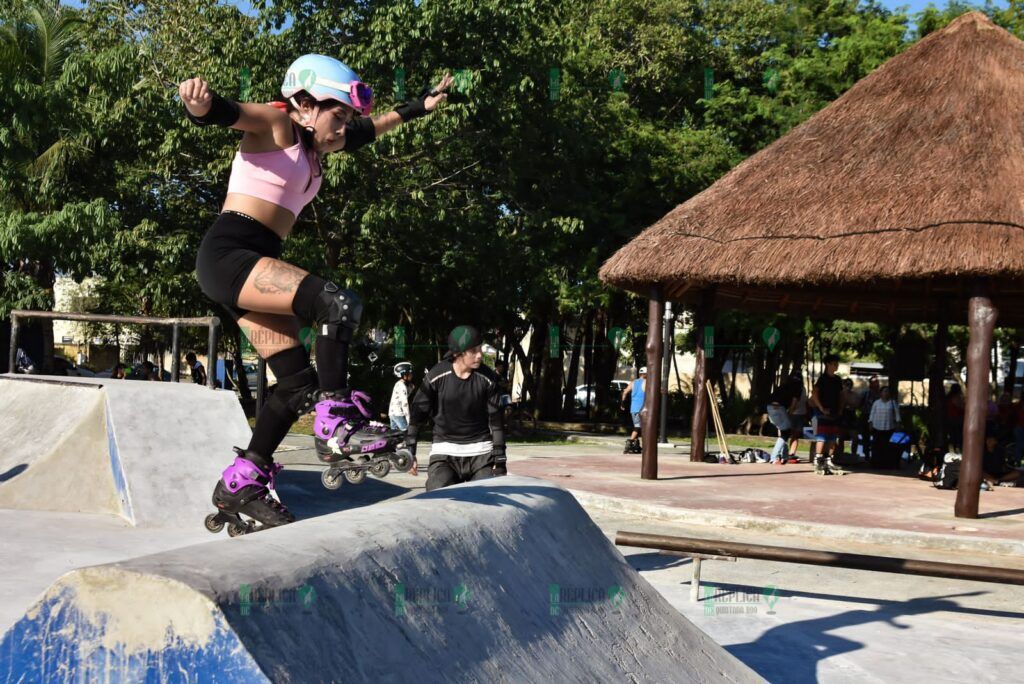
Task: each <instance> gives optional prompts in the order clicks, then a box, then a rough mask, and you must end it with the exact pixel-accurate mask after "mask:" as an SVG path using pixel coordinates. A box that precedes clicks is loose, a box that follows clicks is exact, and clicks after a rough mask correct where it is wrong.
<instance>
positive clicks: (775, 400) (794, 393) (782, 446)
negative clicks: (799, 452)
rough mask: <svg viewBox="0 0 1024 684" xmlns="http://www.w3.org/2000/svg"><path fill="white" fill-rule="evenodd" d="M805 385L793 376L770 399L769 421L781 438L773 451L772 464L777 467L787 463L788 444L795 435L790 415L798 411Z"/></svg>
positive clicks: (797, 377) (798, 377) (777, 440)
mask: <svg viewBox="0 0 1024 684" xmlns="http://www.w3.org/2000/svg"><path fill="white" fill-rule="evenodd" d="M802 391H803V385H802V383H801V380H800V376H799V375H795V376H792V377H790V378H788V379H787V380H786V382H784V383H782V384H781V385H779V386H778V388H776V390H775V391H774V392H772V395H771V396H770V397H769V398H768V406H767V409H768V420H769V421H771V424H772V425H774V426H775V428H776V429H777V430H778V433H779V436H778V439H776V440H775V448H774V449H772V455H771V462H772V463H774V464H776V465H783V464H785V463H786V460H787V454H786V447H787V442H788V441H789V440H790V438H791V437H792V434H793V421H792V419H791V418H790V414H791V413H792V412H793V411H794V410H795V409H796V405H797V402H798V401H799V400H800V394H801V392H802Z"/></svg>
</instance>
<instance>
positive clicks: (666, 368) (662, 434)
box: [658, 301, 675, 444]
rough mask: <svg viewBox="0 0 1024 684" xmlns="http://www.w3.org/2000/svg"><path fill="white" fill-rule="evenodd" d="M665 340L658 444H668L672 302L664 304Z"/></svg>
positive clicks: (673, 324) (673, 321) (672, 327)
mask: <svg viewBox="0 0 1024 684" xmlns="http://www.w3.org/2000/svg"><path fill="white" fill-rule="evenodd" d="M664 326H665V340H664V342H663V343H662V349H661V350H662V359H663V360H662V364H661V366H662V368H661V416H660V418H661V420H660V421H659V425H658V443H659V444H665V443H667V442H668V380H669V378H668V375H669V372H670V371H671V370H672V346H673V342H674V340H673V333H674V332H675V316H674V315H673V314H672V302H669V301H666V302H665V323H664Z"/></svg>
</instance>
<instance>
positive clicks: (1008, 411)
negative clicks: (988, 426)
mask: <svg viewBox="0 0 1024 684" xmlns="http://www.w3.org/2000/svg"><path fill="white" fill-rule="evenodd" d="M1013 413H1014V412H1013V397H1012V396H1010V393H1009V392H1003V393H1001V394H1000V395H999V401H998V402H996V414H997V415H996V436H998V437H999V441H1000V442H1009V441H1010V440H1011V439H1013V424H1014V415H1013Z"/></svg>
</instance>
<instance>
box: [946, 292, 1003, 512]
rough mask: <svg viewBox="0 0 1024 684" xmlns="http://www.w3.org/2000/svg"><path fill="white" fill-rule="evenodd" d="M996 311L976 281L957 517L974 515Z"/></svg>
mask: <svg viewBox="0 0 1024 684" xmlns="http://www.w3.org/2000/svg"><path fill="white" fill-rule="evenodd" d="M998 315H999V311H998V310H997V309H996V307H995V306H994V305H993V304H992V299H991V297H990V296H989V289H988V287H987V285H986V284H983V283H979V284H976V285H975V286H974V288H973V291H972V293H971V300H970V303H969V305H968V309H967V323H968V325H969V326H970V332H971V338H970V342H968V344H967V396H966V397H965V400H966V406H965V408H966V410H965V412H964V449H963V462H962V463H961V465H960V482H959V483H958V484H957V488H956V505H955V507H954V509H953V513H954V515H956V517H958V518H977V517H978V490H979V487H980V486H981V475H982V470H981V458H982V453H983V452H984V449H985V418H986V415H987V413H988V397H989V378H988V376H989V356H990V355H991V353H992V335H993V332H994V331H995V327H996V318H997V317H998Z"/></svg>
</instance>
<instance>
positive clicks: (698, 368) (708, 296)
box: [690, 290, 715, 463]
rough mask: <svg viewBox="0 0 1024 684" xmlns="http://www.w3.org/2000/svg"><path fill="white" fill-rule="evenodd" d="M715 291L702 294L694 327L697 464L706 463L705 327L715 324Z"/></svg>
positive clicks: (693, 449) (693, 452)
mask: <svg viewBox="0 0 1024 684" xmlns="http://www.w3.org/2000/svg"><path fill="white" fill-rule="evenodd" d="M714 301H715V293H714V290H705V291H704V292H703V293H701V299H700V303H699V304H698V305H697V310H696V315H695V316H694V325H695V326H696V327H697V349H696V350H695V352H694V362H693V418H692V419H691V422H690V460H691V461H693V462H695V463H702V462H703V461H704V446H705V442H706V440H707V435H708V409H709V406H708V393H707V392H705V391H704V382H705V381H706V380H707V378H708V361H707V357H706V355H705V353H704V351H705V350H704V334H703V333H704V331H703V328H704V326H705V325H711V324H712V323H713V322H714V315H713V308H712V307H713V304H714Z"/></svg>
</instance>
